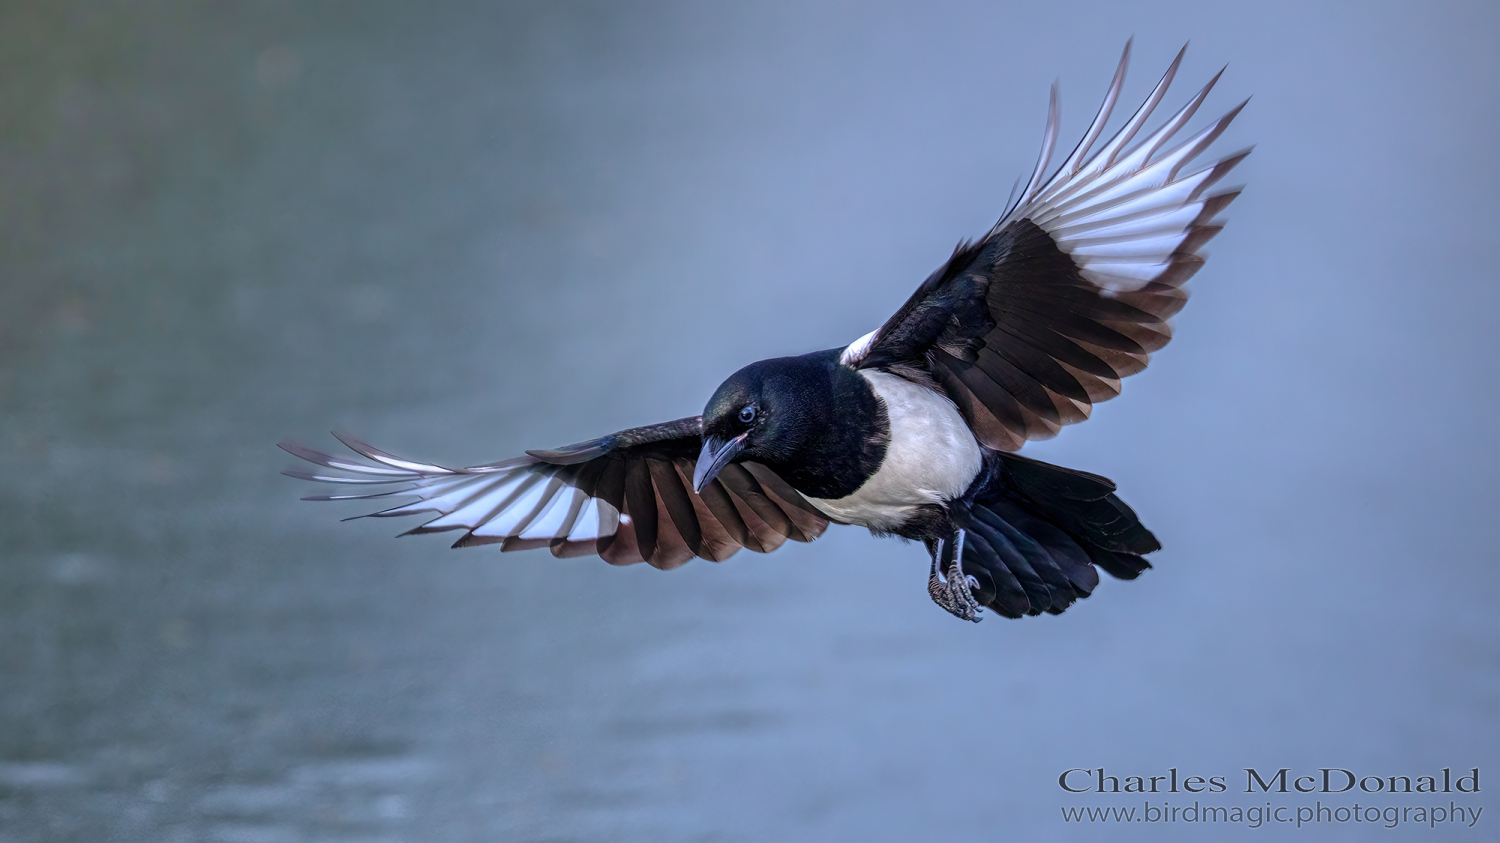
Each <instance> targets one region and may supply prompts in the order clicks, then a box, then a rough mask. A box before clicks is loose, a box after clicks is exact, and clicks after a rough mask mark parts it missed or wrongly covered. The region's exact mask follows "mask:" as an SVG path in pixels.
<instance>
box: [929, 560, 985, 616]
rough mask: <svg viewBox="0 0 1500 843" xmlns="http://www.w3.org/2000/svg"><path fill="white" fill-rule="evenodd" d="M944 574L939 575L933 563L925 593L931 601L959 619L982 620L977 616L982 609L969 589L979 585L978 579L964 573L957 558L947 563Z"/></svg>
mask: <svg viewBox="0 0 1500 843" xmlns="http://www.w3.org/2000/svg"><path fill="white" fill-rule="evenodd" d="M946 574H947V577H946V578H943V577H939V576H938V569H937V566H936V565H933V567H932V574H931V575H929V576H928V577H927V594H928V595H929V596H930V597H932V602H934V603H936V604H938V605H939V606H942V607H943V608H944V609H947V610H948V611H949V612H950V613H952V615H953V616H954V617H956V618H959V619H961V620H966V621H973V622H974V623H979V622H980V621H982V620H984V618H981V617H980V616H979V615H980V613H981V612H982V611H984V610H983V609H982V608H981V607H980V605H979V601H977V600H975V599H974V593H973V591H972V590H971V589H973V588H976V587H977V586H978V585H979V581H978V580H976V579H974V578H973V577H971V576H968V575H967V574H965V573H964V572H963V569H962V568H960V567H959V564H958V560H957V559H954V560H953V561H952V562H951V563H949V565H948V570H947V572H946Z"/></svg>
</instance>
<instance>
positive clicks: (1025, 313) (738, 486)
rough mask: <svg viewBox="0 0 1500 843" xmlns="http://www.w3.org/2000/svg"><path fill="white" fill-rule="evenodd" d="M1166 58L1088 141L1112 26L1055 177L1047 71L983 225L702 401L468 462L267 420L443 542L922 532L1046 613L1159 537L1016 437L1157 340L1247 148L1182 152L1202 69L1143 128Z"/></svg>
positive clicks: (727, 548)
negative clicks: (671, 415)
mask: <svg viewBox="0 0 1500 843" xmlns="http://www.w3.org/2000/svg"><path fill="white" fill-rule="evenodd" d="M1183 51H1184V52H1185V51H1186V47H1184V48H1183ZM1182 56H1183V52H1179V53H1178V54H1177V57H1176V59H1175V60H1174V61H1173V62H1172V64H1171V66H1170V67H1168V68H1167V71H1166V73H1165V74H1164V75H1163V76H1162V78H1161V81H1160V82H1158V83H1157V84H1156V86H1155V88H1153V89H1152V91H1151V93H1150V95H1148V96H1147V97H1146V100H1145V102H1144V103H1143V104H1142V105H1141V106H1140V107H1139V108H1138V109H1136V111H1135V113H1134V114H1133V115H1132V116H1131V117H1130V118H1129V120H1128V121H1126V123H1125V124H1124V126H1123V127H1121V128H1120V129H1119V130H1118V131H1117V132H1116V133H1115V134H1114V135H1113V137H1112V138H1111V139H1110V140H1109V141H1108V142H1106V143H1104V145H1103V146H1101V147H1099V148H1098V149H1097V150H1095V148H1094V146H1095V143H1096V142H1097V141H1098V140H1099V138H1100V137H1101V135H1102V133H1103V131H1104V127H1105V124H1106V123H1107V122H1108V120H1109V117H1110V114H1111V112H1112V111H1113V109H1114V106H1115V104H1116V100H1117V99H1118V98H1119V95H1120V89H1121V87H1122V85H1123V84H1124V80H1125V69H1126V66H1127V65H1128V63H1129V59H1130V45H1129V44H1128V43H1127V44H1126V46H1125V51H1124V54H1123V55H1122V56H1121V57H1120V64H1119V67H1118V69H1117V70H1116V71H1115V75H1114V79H1113V81H1112V82H1111V83H1110V86H1109V90H1108V92H1107V93H1106V94H1105V97H1104V104H1103V105H1102V106H1101V107H1100V109H1099V112H1098V114H1097V115H1096V116H1095V117H1094V120H1093V122H1092V123H1090V125H1089V127H1088V130H1087V131H1086V132H1085V133H1084V136H1083V138H1082V140H1081V141H1079V143H1078V145H1077V146H1076V147H1075V148H1074V149H1073V151H1072V153H1071V154H1069V155H1068V157H1067V158H1066V159H1065V160H1064V161H1063V162H1062V164H1061V165H1060V166H1059V167H1058V168H1057V169H1056V170H1055V171H1053V172H1052V175H1051V176H1050V177H1048V176H1047V172H1048V164H1049V161H1050V160H1051V157H1052V152H1053V147H1054V145H1055V142H1056V140H1057V134H1058V100H1057V88H1056V86H1055V85H1054V86H1053V89H1052V98H1051V103H1050V108H1049V109H1048V115H1047V127H1046V131H1045V133H1044V137H1043V142H1042V151H1041V155H1040V157H1039V159H1038V161H1037V165H1036V168H1035V170H1034V171H1033V172H1032V174H1031V177H1030V179H1029V180H1028V181H1027V182H1026V185H1025V188H1024V189H1022V190H1021V191H1020V193H1019V194H1018V195H1016V196H1015V197H1014V201H1013V202H1012V203H1011V204H1010V206H1009V208H1008V210H1007V211H1006V213H1005V214H1003V215H1002V216H1001V218H1000V221H999V222H997V223H996V224H995V225H994V227H993V228H991V229H990V230H989V232H988V233H986V234H985V235H984V236H983V237H981V238H979V239H978V240H976V241H973V242H964V243H960V244H959V246H958V247H957V248H956V249H955V250H954V252H953V254H952V256H951V257H949V258H948V260H947V261H946V262H945V263H943V265H942V266H940V267H938V269H937V271H935V272H933V273H932V274H931V275H930V276H928V278H927V280H925V281H923V282H922V284H921V285H920V286H919V287H918V288H917V290H916V292H915V293H913V294H912V296H911V298H910V299H908V300H907V302H906V303H905V304H904V305H902V306H901V308H900V310H898V311H897V312H896V314H895V315H894V316H892V317H891V318H890V319H888V320H887V321H886V322H885V324H883V325H881V326H880V327H878V328H876V329H875V330H874V331H872V332H870V333H869V334H866V335H865V336H863V337H860V338H859V339H857V340H855V341H854V342H853V343H851V344H849V345H848V346H845V347H842V348H833V349H829V350H826V351H816V352H813V353H811V354H804V355H801V356H798V357H779V358H775V359H771V360H761V361H760V362H757V363H752V364H750V365H749V366H746V367H745V368H743V369H740V370H739V371H738V372H735V373H734V374H732V375H730V376H729V378H728V379H727V380H725V381H724V382H723V383H722V384H721V385H720V386H719V388H718V389H717V390H715V391H714V393H713V395H712V397H711V398H709V400H708V404H707V406H706V407H705V408H704V410H703V414H702V415H701V416H691V417H689V418H683V419H678V420H676V421H669V422H663V423H661V424H653V425H648V426H646V427H637V428H632V429H629V430H622V431H620V432H618V433H613V434H610V435H609V436H605V437H602V438H600V439H594V440H592V441H589V442H581V443H578V444H576V445H569V446H567V447H563V448H557V449H554V450H535V451H527V452H526V455H525V456H522V457H518V458H516V459H510V460H505V461H502V462H494V463H487V464H484V465H476V466H470V467H468V468H445V467H443V466H439V465H431V464H427V463H421V462H413V461H411V460H407V459H402V458H400V457H397V456H393V455H391V454H388V453H386V452H384V451H381V450H378V449H376V448H373V447H371V446H369V445H367V444H365V443H363V442H361V441H359V440H357V439H355V438H353V437H351V436H348V435H343V434H335V435H336V436H338V438H339V439H340V440H341V441H342V442H343V443H344V444H346V445H347V446H349V448H351V449H352V450H353V451H354V452H356V453H357V454H359V455H360V456H361V457H364V458H365V460H366V461H356V460H351V459H343V458H339V457H335V456H330V455H327V454H323V453H320V452H318V451H315V450H312V449H310V448H306V447H303V446H301V445H297V444H294V443H283V444H282V445H281V447H282V448H284V449H285V450H287V451H288V452H290V453H291V454H293V455H295V456H297V457H300V458H302V459H304V460H306V461H308V462H310V463H313V464H315V465H317V466H319V467H320V468H319V469H318V470H315V471H307V470H303V469H290V470H288V471H287V472H286V473H287V474H289V475H291V476H293V477H298V478H301V479H303V480H312V481H317V482H322V483H334V484H342V485H345V486H348V487H352V488H351V489H350V490H349V493H347V494H336V495H315V496H312V497H309V498H305V500H370V499H375V498H382V497H388V496H394V495H407V496H415V498H416V499H415V500H413V501H409V502H405V503H398V504H397V505H395V506H391V507H389V508H385V509H381V510H380V511H378V512H373V513H370V515H372V516H380V517H391V516H402V515H416V514H419V513H428V514H434V513H435V514H436V517H434V518H432V519H431V520H428V521H426V522H425V523H423V524H422V525H420V526H418V527H416V528H414V529H412V530H410V531H408V532H409V533H436V532H443V531H450V530H451V531H460V532H461V533H462V535H461V536H460V537H459V539H458V541H457V542H455V543H454V545H453V546H454V547H470V546H474V545H487V544H498V545H499V546H500V549H501V550H502V551H509V550H526V549H531V548H544V547H545V548H547V549H549V550H550V551H551V552H552V554H553V555H554V556H557V557H572V556H587V555H598V556H600V557H603V558H604V560H605V561H607V562H609V563H611V564H615V565H630V564H634V563H637V562H645V563H647V564H649V565H652V566H654V567H657V568H663V569H668V568H676V567H678V566H680V565H682V564H684V563H686V562H687V561H688V560H690V559H692V558H693V557H695V556H696V557H701V558H703V559H710V560H713V561H721V560H724V559H727V558H728V557H730V556H732V555H733V554H734V553H735V552H736V551H738V550H739V549H740V548H749V549H750V550H753V551H756V552H758V553H768V552H770V551H772V550H775V549H776V548H777V547H780V546H781V545H782V544H783V543H785V542H786V541H787V540H788V539H791V540H793V541H802V542H806V541H812V540H813V539H815V538H817V537H818V536H819V535H820V534H822V532H823V531H824V530H825V529H826V528H827V527H828V525H829V524H830V523H832V524H854V525H858V526H861V527H866V528H868V529H869V530H870V531H871V532H872V533H874V534H876V535H880V536H884V535H894V536H900V537H902V538H905V539H910V540H915V541H920V542H921V543H922V544H923V545H924V546H925V547H926V549H927V552H928V554H929V555H930V557H931V563H932V564H931V568H930V571H929V575H928V581H927V592H928V594H929V595H930V596H931V598H932V599H933V601H934V602H936V603H937V604H938V605H939V606H942V607H943V608H944V609H946V610H948V611H949V612H951V613H952V614H954V615H955V616H957V617H959V618H962V619H964V620H973V621H978V620H979V619H980V615H981V612H982V610H983V608H986V607H987V608H989V609H992V610H993V611H995V612H997V613H998V614H1000V615H1003V616H1005V617H1010V618H1017V617H1021V616H1023V615H1037V614H1040V613H1042V612H1050V613H1053V614H1056V613H1060V612H1062V611H1063V610H1064V609H1066V608H1067V607H1068V606H1070V605H1072V604H1073V603H1074V602H1075V601H1076V600H1078V599H1079V598H1082V597H1087V596H1089V594H1090V593H1092V592H1093V590H1094V588H1095V587H1096V586H1097V585H1098V583H1099V574H1098V571H1097V570H1096V569H1101V568H1102V569H1103V570H1104V571H1105V572H1107V573H1109V574H1111V575H1112V576H1114V577H1117V578H1120V579H1126V580H1130V579H1134V578H1135V577H1136V576H1138V575H1139V574H1140V573H1141V572H1142V571H1143V570H1145V569H1146V568H1148V567H1150V565H1149V564H1148V563H1147V562H1146V560H1145V559H1144V558H1143V556H1144V555H1145V554H1148V553H1150V552H1152V551H1155V550H1159V549H1160V547H1161V545H1160V544H1159V543H1158V542H1157V540H1156V537H1155V536H1153V535H1152V534H1151V532H1150V531H1149V530H1147V529H1146V528H1145V527H1144V526H1143V525H1142V524H1141V522H1140V519H1139V518H1137V517H1136V514H1135V512H1134V511H1132V510H1131V508H1130V507H1129V506H1127V505H1126V504H1125V503H1124V502H1123V501H1121V500H1120V498H1119V497H1117V496H1116V495H1115V484H1114V483H1113V482H1111V481H1110V480H1108V479H1106V478H1104V477H1100V476H1098V475H1095V474H1089V473H1086V472H1083V471H1077V470H1074V469H1070V468H1063V467H1061V466H1055V465H1050V464H1048V463H1044V462H1040V461H1038V460H1035V459H1030V458H1027V457H1023V456H1020V455H1019V454H1017V453H1015V452H1016V451H1018V450H1020V448H1021V447H1022V445H1024V444H1025V443H1026V442H1027V441H1028V440H1034V439H1046V438H1049V437H1051V436H1054V435H1056V433H1057V432H1058V430H1059V429H1060V428H1061V427H1062V426H1063V425H1066V424H1072V423H1074V422H1079V421H1083V420H1084V419H1086V418H1088V416H1089V413H1090V411H1091V410H1092V408H1093V405H1094V404H1096V403H1098V402H1100V401H1106V400H1108V399H1110V398H1113V397H1115V396H1116V395H1118V394H1119V393H1120V382H1121V380H1122V379H1123V378H1124V377H1126V376H1127V375H1132V374H1135V373H1136V372H1139V371H1141V370H1142V369H1144V368H1145V367H1146V362H1147V358H1148V355H1149V354H1150V353H1151V352H1153V351H1156V350H1157V349H1159V348H1161V347H1162V346H1164V345H1166V344H1167V341H1168V339H1169V338H1170V336H1171V333H1170V329H1169V327H1168V325H1167V321H1166V320H1167V319H1168V318H1169V317H1171V316H1172V315H1173V314H1175V313H1177V311H1178V310H1180V309H1181V308H1182V306H1183V304H1184V303H1185V302H1186V301H1187V292H1186V291H1185V290H1183V289H1182V284H1183V282H1184V281H1186V280H1187V279H1188V278H1190V277H1191V276H1192V275H1193V274H1194V273H1195V272H1197V271H1198V269H1199V268H1200V267H1202V265H1203V261H1204V258H1203V256H1201V255H1199V254H1198V251H1199V249H1200V248H1201V247H1202V246H1203V244H1204V243H1206V242H1207V241H1208V240H1209V239H1210V238H1212V237H1213V236H1214V235H1215V234H1218V232H1219V230H1220V229H1221V228H1222V227H1223V226H1222V223H1221V222H1220V221H1218V220H1217V219H1216V217H1217V216H1218V214H1219V213H1220V212H1222V211H1223V210H1224V208H1225V207H1226V206H1227V205H1228V204H1229V203H1230V202H1231V201H1233V200H1234V198H1235V197H1236V196H1237V195H1239V193H1238V191H1237V190H1220V191H1218V192H1213V188H1214V186H1215V185H1216V184H1217V183H1218V182H1219V180H1220V179H1222V178H1223V177H1224V175H1225V174H1226V173H1228V172H1229V170H1230V169H1232V168H1233V167H1234V166H1235V165H1236V164H1238V163H1239V162H1240V161H1241V160H1242V159H1243V158H1244V157H1245V155H1247V154H1249V153H1248V150H1246V151H1244V152H1240V153H1236V154H1233V155H1230V156H1228V157H1225V158H1222V159H1219V160H1217V161H1214V162H1213V163H1209V164H1206V165H1203V166H1200V167H1196V168H1194V167H1193V166H1192V164H1193V161H1194V160H1195V159H1196V158H1197V157H1198V156H1199V155H1200V154H1201V153H1202V152H1204V150H1205V149H1207V148H1208V147H1209V145H1210V144H1212V143H1213V142H1214V140H1215V139H1217V138H1218V137H1219V135H1220V134H1221V133H1222V132H1223V131H1224V129H1225V128H1226V127H1227V126H1228V125H1229V123H1230V121H1231V120H1233V119H1234V117H1235V115H1236V114H1238V113H1239V111H1240V109H1241V108H1243V107H1244V103H1241V104H1240V105H1239V106H1237V107H1235V108H1233V109H1231V110H1230V111H1229V112H1228V113H1227V114H1225V115H1224V116H1222V117H1220V118H1219V119H1218V120H1215V121H1213V122H1212V123H1210V124H1209V125H1208V126H1207V127H1205V128H1203V129H1201V130H1200V131H1198V132H1197V133H1195V134H1191V135H1187V136H1186V137H1185V139H1181V140H1177V139H1178V138H1179V133H1180V132H1181V130H1182V129H1183V127H1184V126H1185V125H1186V124H1187V123H1188V121H1189V120H1190V119H1191V118H1192V116H1193V114H1194V112H1196V111H1197V109H1198V107H1199V105H1201V104H1202V102H1203V100H1204V99H1205V98H1206V97H1207V96H1208V93H1209V91H1210V90H1211V89H1212V88H1213V86H1214V83H1215V82H1217V81H1218V78H1219V76H1218V75H1215V76H1214V77H1213V79H1211V80H1210V81H1209V82H1208V84H1207V85H1205V86H1204V87H1203V88H1202V90H1200V91H1199V92H1198V93H1197V94H1195V95H1194V96H1193V97H1192V98H1191V99H1189V100H1188V102H1187V104H1186V105H1184V106H1183V107H1182V108H1181V109H1180V110H1178V111H1177V112H1176V113H1175V114H1173V115H1172V116H1171V117H1169V118H1168V119H1167V120H1166V121H1165V122H1164V123H1163V124H1162V125H1160V126H1159V127H1157V128H1156V129H1154V130H1153V131H1149V132H1144V133H1143V132H1142V129H1143V127H1144V125H1145V124H1146V122H1147V121H1148V119H1149V118H1150V117H1151V114H1152V112H1153V111H1154V110H1155V109H1156V106H1157V105H1158V103H1160V102H1161V100H1162V97H1163V96H1164V95H1165V94H1166V92H1167V88H1168V86H1169V85H1170V83H1171V82H1172V78H1173V76H1174V75H1176V72H1177V68H1178V65H1179V64H1180V63H1181V61H1182ZM1222 73H1223V71H1222V70H1221V71H1220V74H1222ZM1138 138H1139V139H1138ZM324 469H332V470H333V472H334V473H328V472H327V471H324ZM360 517H365V516H360Z"/></svg>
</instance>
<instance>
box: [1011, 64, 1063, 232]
mask: <svg viewBox="0 0 1500 843" xmlns="http://www.w3.org/2000/svg"><path fill="white" fill-rule="evenodd" d="M1057 87H1058V86H1057V83H1056V82H1053V83H1052V93H1051V96H1049V97H1048V99H1047V128H1046V129H1045V130H1043V132H1042V152H1041V154H1040V155H1038V156H1037V159H1036V169H1035V170H1033V171H1032V173H1031V180H1030V181H1028V182H1027V183H1026V189H1025V190H1023V191H1021V205H1022V206H1025V205H1026V204H1027V203H1029V202H1030V201H1031V200H1032V199H1034V198H1036V192H1037V190H1038V189H1039V188H1040V187H1041V184H1042V176H1043V175H1044V174H1045V173H1046V172H1047V164H1048V162H1050V161H1051V160H1052V147H1053V146H1055V145H1056V144H1057V130H1058V127H1059V125H1060V124H1061V123H1062V107H1061V103H1060V102H1059V100H1058V90H1057Z"/></svg>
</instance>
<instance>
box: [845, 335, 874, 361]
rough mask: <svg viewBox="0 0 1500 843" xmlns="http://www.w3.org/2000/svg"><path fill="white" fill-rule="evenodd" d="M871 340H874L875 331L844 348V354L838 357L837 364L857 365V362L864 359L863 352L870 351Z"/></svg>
mask: <svg viewBox="0 0 1500 843" xmlns="http://www.w3.org/2000/svg"><path fill="white" fill-rule="evenodd" d="M873 339H875V331H871V332H870V333H868V334H865V335H864V336H862V337H860V338H859V339H857V340H855V341H854V342H851V343H849V347H848V348H845V349H844V353H843V354H840V355H839V362H840V363H842V364H844V365H845V366H857V365H859V362H860V361H861V360H863V359H864V356H865V352H866V351H868V350H869V349H870V341H871V340H873Z"/></svg>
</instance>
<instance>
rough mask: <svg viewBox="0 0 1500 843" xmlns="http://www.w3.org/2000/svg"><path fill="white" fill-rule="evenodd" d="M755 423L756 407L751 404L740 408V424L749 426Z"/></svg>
mask: <svg viewBox="0 0 1500 843" xmlns="http://www.w3.org/2000/svg"><path fill="white" fill-rule="evenodd" d="M753 421H755V407H754V406H753V405H750V404H746V405H745V406H743V407H741V408H740V424H749V423H750V422H753Z"/></svg>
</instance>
